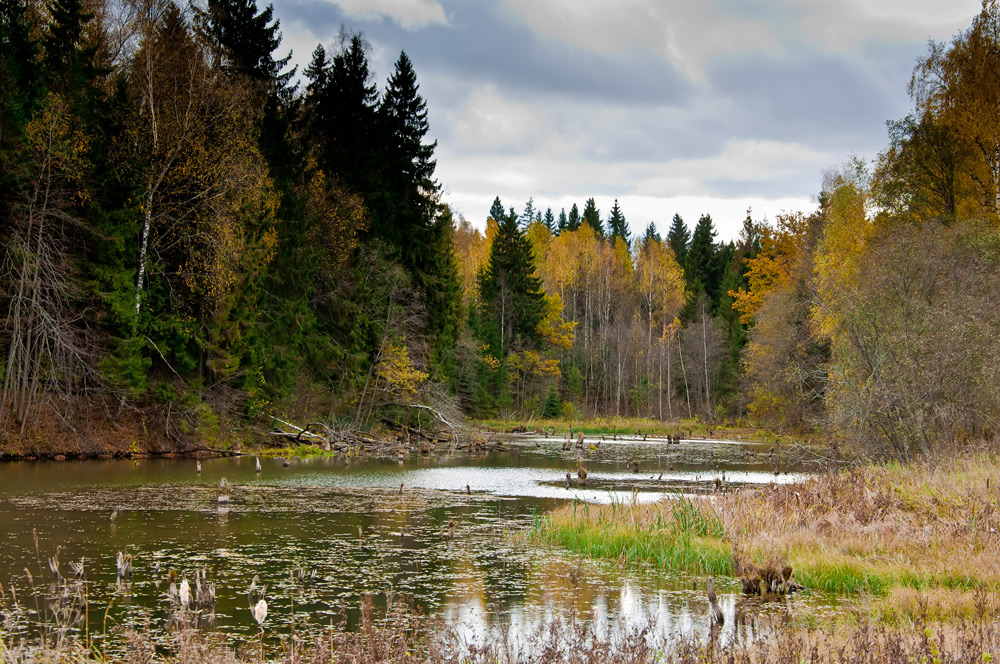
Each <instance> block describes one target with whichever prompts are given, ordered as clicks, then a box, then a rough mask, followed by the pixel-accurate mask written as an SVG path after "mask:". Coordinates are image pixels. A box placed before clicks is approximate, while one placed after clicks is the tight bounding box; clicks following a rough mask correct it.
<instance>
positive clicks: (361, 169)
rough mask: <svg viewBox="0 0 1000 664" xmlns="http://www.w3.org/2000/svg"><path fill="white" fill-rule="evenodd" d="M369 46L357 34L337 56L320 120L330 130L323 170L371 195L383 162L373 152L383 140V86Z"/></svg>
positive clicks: (331, 67)
mask: <svg viewBox="0 0 1000 664" xmlns="http://www.w3.org/2000/svg"><path fill="white" fill-rule="evenodd" d="M367 50H368V44H367V42H366V41H365V40H364V38H363V37H362V36H361V35H359V34H355V35H352V36H351V38H350V40H349V41H348V43H347V45H346V46H345V48H344V50H343V51H341V52H340V53H337V54H336V55H335V56H334V57H333V63H332V64H331V66H330V75H329V81H328V84H327V86H326V90H325V94H323V98H322V104H321V106H322V108H323V110H324V113H323V114H322V115H321V116H320V117H319V118H317V121H318V123H319V124H320V126H322V127H323V129H324V131H325V137H324V138H325V145H324V148H325V149H324V150H323V153H324V157H325V158H324V159H323V160H322V161H321V165H322V166H323V167H324V170H326V171H328V172H330V173H336V174H337V175H338V176H339V177H340V178H341V179H342V180H343V181H344V182H345V183H346V184H347V185H348V186H349V187H350V188H351V189H353V190H354V191H356V192H359V193H361V194H363V195H366V196H367V195H370V194H371V193H372V192H373V191H374V190H375V185H376V182H377V180H378V175H377V170H378V169H377V165H378V164H379V162H380V161H381V160H380V159H379V158H378V157H380V156H381V155H376V152H377V151H376V150H373V147H374V146H376V145H378V144H379V138H380V135H379V132H378V119H377V115H376V113H377V108H378V88H377V87H376V85H375V83H374V82H372V75H371V71H370V69H369V67H368V53H367ZM371 212H372V213H373V215H374V214H376V211H375V210H372V211H371ZM378 221H380V220H376V221H375V223H376V224H377V223H378Z"/></svg>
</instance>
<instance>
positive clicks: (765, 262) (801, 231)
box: [729, 212, 809, 324]
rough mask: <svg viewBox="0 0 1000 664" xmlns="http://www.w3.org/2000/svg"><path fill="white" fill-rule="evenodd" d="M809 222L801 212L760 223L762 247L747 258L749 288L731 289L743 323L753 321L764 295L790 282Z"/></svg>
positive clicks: (735, 306)
mask: <svg viewBox="0 0 1000 664" xmlns="http://www.w3.org/2000/svg"><path fill="white" fill-rule="evenodd" d="M808 229H809V228H808V222H807V220H806V218H805V217H804V216H803V214H802V213H801V212H797V213H794V214H780V215H778V223H777V226H774V227H771V226H764V225H761V226H759V227H758V228H757V232H758V233H759V234H760V237H761V240H760V243H761V250H760V253H758V254H757V256H755V257H754V258H748V259H747V260H746V266H747V272H746V277H747V281H748V282H749V285H748V286H747V287H746V288H740V289H739V290H735V291H729V295H730V296H732V297H733V298H734V300H735V301H734V302H733V309H736V310H737V311H739V312H740V313H741V314H742V315H741V316H740V322H741V323H744V324H748V323H751V322H753V320H754V316H755V315H756V313H757V311H758V310H759V309H760V307H761V305H762V304H763V302H764V296H765V295H766V294H767V293H769V292H771V291H772V290H774V289H775V288H777V287H780V286H786V285H788V284H789V283H791V280H792V278H793V270H794V265H795V262H796V261H797V260H798V258H799V256H800V254H801V252H803V251H804V250H805V242H806V239H807V232H808Z"/></svg>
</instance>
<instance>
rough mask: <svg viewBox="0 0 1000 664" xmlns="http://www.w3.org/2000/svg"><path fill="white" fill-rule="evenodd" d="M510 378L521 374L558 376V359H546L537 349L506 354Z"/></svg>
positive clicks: (513, 378)
mask: <svg viewBox="0 0 1000 664" xmlns="http://www.w3.org/2000/svg"><path fill="white" fill-rule="evenodd" d="M507 366H508V367H509V368H510V369H511V380H512V381H513V380H515V379H516V378H517V376H518V375H523V376H559V375H561V374H560V372H559V360H553V359H548V358H546V357H544V356H543V355H542V354H541V353H539V352H538V351H537V350H525V351H521V352H520V353H511V354H510V355H508V356H507Z"/></svg>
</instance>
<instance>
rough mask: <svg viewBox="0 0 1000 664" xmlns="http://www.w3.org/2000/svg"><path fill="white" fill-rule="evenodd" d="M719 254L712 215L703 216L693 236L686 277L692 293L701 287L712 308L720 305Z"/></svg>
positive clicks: (686, 260)
mask: <svg viewBox="0 0 1000 664" xmlns="http://www.w3.org/2000/svg"><path fill="white" fill-rule="evenodd" d="M717 253H718V247H716V245H715V225H714V224H713V223H712V217H711V216H710V215H707V214H703V215H701V217H700V218H699V219H698V224H697V225H696V226H695V228H694V233H693V234H692V235H691V246H690V247H689V248H688V252H687V256H686V257H685V263H684V277H685V278H686V280H687V283H688V287H689V288H690V289H691V291H692V293H694V292H695V291H697V290H698V288H699V287H700V288H701V289H703V290H704V291H705V294H706V295H707V296H708V299H709V302H710V303H711V305H712V307H715V305H717V304H718V299H719V284H720V281H721V277H722V275H721V273H720V271H719V269H718V268H719V266H718V259H717Z"/></svg>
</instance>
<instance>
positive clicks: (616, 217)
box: [608, 198, 632, 244]
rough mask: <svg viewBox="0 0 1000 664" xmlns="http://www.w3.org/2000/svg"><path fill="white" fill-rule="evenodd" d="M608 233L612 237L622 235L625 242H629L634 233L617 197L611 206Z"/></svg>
mask: <svg viewBox="0 0 1000 664" xmlns="http://www.w3.org/2000/svg"><path fill="white" fill-rule="evenodd" d="M608 234H609V235H610V236H611V237H612V238H615V237H620V238H621V239H623V240H625V244H629V243H630V242H631V241H632V233H631V232H630V231H629V228H628V223H627V222H626V221H625V215H624V214H622V209H621V208H620V207H618V199H617V198H616V199H615V204H614V206H613V207H612V208H611V215H610V216H609V217H608Z"/></svg>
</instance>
